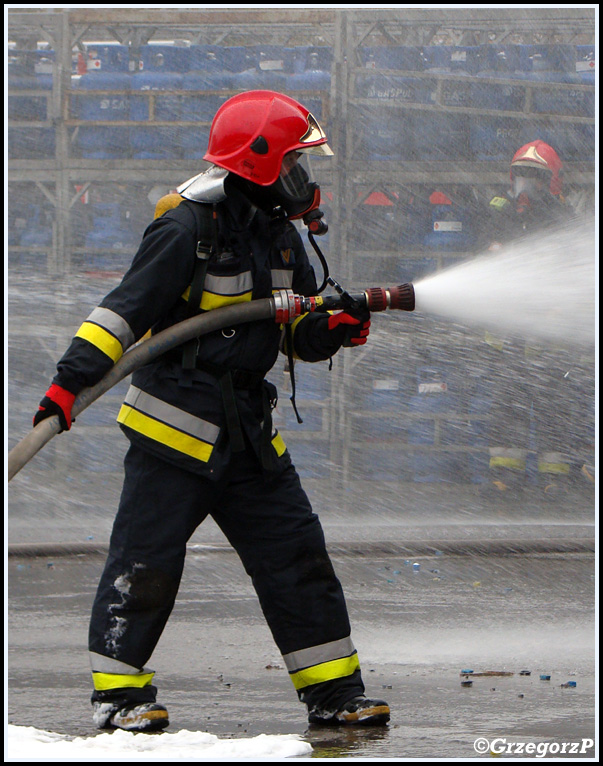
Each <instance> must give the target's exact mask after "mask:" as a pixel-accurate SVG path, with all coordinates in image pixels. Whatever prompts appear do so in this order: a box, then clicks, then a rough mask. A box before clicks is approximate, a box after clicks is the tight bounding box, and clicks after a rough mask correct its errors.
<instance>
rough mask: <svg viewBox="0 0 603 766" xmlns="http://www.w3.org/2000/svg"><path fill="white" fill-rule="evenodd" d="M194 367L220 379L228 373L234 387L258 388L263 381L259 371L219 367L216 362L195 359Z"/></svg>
mask: <svg viewBox="0 0 603 766" xmlns="http://www.w3.org/2000/svg"><path fill="white" fill-rule="evenodd" d="M195 369H196V370H201V372H207V373H209V374H210V375H213V377H214V378H218V380H221V379H222V378H223V377H224V376H225V375H230V379H231V381H232V385H233V387H234V388H244V389H245V388H246V389H249V390H252V389H254V388H260V386H261V385H262V383H263V381H264V374H263V373H261V372H250V371H249V370H229V369H228V368H227V367H220V365H218V364H210V363H209V362H202V361H201V360H200V359H197V360H195Z"/></svg>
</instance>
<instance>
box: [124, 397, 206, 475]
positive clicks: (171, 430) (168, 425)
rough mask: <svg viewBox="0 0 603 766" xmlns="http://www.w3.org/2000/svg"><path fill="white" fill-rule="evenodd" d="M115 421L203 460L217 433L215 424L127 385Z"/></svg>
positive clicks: (204, 460)
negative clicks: (127, 387)
mask: <svg viewBox="0 0 603 766" xmlns="http://www.w3.org/2000/svg"><path fill="white" fill-rule="evenodd" d="M117 422H118V423H121V424H122V425H124V426H126V427H127V428H131V429H132V430H133V431H136V432H138V433H140V434H142V435H143V436H146V437H148V438H149V439H152V440H153V441H156V442H159V443H160V444H164V445H165V446H166V447H171V448H172V449H174V450H176V451H178V452H182V453H183V454H185V455H189V456H190V457H193V458H195V459H197V460H201V461H202V462H204V463H206V462H207V461H208V460H209V458H210V457H211V453H212V451H213V448H214V444H215V443H216V440H217V438H218V434H219V433H220V429H219V427H218V426H216V425H214V424H213V423H210V422H208V421H207V420H203V419H202V418H198V417H196V416H195V415H191V414H190V413H189V412H186V411H185V410H181V409H180V408H178V407H174V406H173V405H172V404H168V403H167V402H164V401H162V400H161V399H157V397H155V396H151V394H148V393H146V392H145V391H142V390H141V389H139V388H137V387H136V386H130V388H129V389H128V393H127V394H126V398H125V400H124V403H123V405H122V407H121V409H120V411H119V414H118V416H117Z"/></svg>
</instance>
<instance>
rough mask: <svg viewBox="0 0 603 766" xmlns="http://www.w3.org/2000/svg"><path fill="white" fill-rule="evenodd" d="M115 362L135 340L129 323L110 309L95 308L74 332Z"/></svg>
mask: <svg viewBox="0 0 603 766" xmlns="http://www.w3.org/2000/svg"><path fill="white" fill-rule="evenodd" d="M75 337H76V338H82V339H83V340H87V341H88V343H91V344H92V345H93V346H96V348H98V349H99V350H100V351H102V352H103V353H104V354H106V355H107V356H108V357H109V358H110V359H112V360H113V362H117V361H118V360H119V359H120V358H121V356H122V355H123V353H124V351H126V349H128V348H129V347H130V346H131V345H132V344H133V343H134V341H135V340H136V338H135V337H134V333H133V332H132V329H131V328H130V325H129V324H128V323H127V322H126V320H125V319H123V318H122V317H120V316H119V314H116V313H115V312H114V311H111V309H104V308H100V307H98V308H95V309H94V311H93V312H92V313H91V314H90V316H89V317H87V318H86V319H85V320H84V322H83V323H82V325H81V327H80V328H79V330H78V331H77V332H76V334H75Z"/></svg>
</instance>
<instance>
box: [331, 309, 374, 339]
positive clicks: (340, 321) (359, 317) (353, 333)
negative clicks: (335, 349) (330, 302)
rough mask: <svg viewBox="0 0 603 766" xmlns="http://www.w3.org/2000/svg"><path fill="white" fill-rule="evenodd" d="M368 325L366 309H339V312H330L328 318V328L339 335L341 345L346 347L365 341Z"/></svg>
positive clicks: (369, 324) (368, 314)
mask: <svg viewBox="0 0 603 766" xmlns="http://www.w3.org/2000/svg"><path fill="white" fill-rule="evenodd" d="M370 326H371V315H370V312H368V311H367V310H366V309H362V310H360V311H341V312H340V313H339V314H331V315H330V316H329V320H328V327H329V330H330V331H331V332H332V333H334V334H337V335H339V336H340V339H339V338H338V340H340V343H341V345H342V346H345V347H347V348H350V347H353V346H362V345H363V344H364V343H366V341H367V338H368V334H369V332H370V330H369V328H370Z"/></svg>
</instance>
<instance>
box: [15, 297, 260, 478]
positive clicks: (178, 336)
mask: <svg viewBox="0 0 603 766" xmlns="http://www.w3.org/2000/svg"><path fill="white" fill-rule="evenodd" d="M274 316H275V303H274V299H273V298H261V299H259V300H254V301H249V302H247V303H235V304H232V305H230V306H223V307H222V308H218V309H214V310H212V311H208V312H206V313H205V314H198V315H197V316H194V317H191V318H190V319H186V320H185V321H184V322H180V323H179V324H176V325H173V326H172V327H168V329H167V330H163V331H162V332H160V333H157V335H153V336H151V337H150V338H149V339H148V340H145V341H143V342H142V343H139V344H138V345H136V346H133V347H132V348H131V349H130V350H129V351H127V352H126V353H125V354H124V355H123V356H122V357H121V359H120V360H119V361H118V362H117V363H116V364H115V365H114V366H113V367H112V368H111V370H109V372H108V373H107V374H106V375H105V377H104V378H102V379H101V380H100V381H99V382H98V383H97V384H96V385H95V386H91V387H90V388H85V389H83V390H82V391H81V392H80V393H79V394H78V396H77V397H76V400H75V402H74V404H73V408H72V415H73V417H74V418H75V417H77V416H78V415H79V414H80V413H81V412H83V410H85V409H86V407H88V406H89V405H90V404H92V402H94V401H96V399H98V398H99V397H100V396H102V394H104V393H106V392H107V391H108V390H109V389H110V388H113V386H115V385H116V384H117V383H119V382H120V381H121V380H123V379H124V378H125V377H127V376H128V375H130V374H131V373H132V372H134V371H135V370H137V369H138V368H139V367H142V366H143V365H145V364H148V363H149V362H151V361H153V359H155V358H157V357H158V356H161V354H164V353H165V352H166V351H169V350H170V349H172V348H174V347H175V346H179V345H180V344H181V343H185V342H186V341H187V340H192V338H196V337H198V336H200V335H207V334H208V333H210V332H213V331H214V330H222V329H224V328H225V327H230V326H232V325H235V324H243V323H245V322H257V321H260V320H262V319H270V318H272V317H274ZM60 430H61V426H60V424H59V418H58V415H52V416H51V417H49V418H46V419H45V420H42V421H41V422H40V423H38V425H37V426H35V428H33V429H32V430H31V431H30V432H29V433H28V434H27V436H25V437H24V438H23V439H21V441H20V442H19V443H18V444H17V445H16V446H15V447H13V449H12V450H11V451H10V453H9V455H8V480H9V481H10V480H11V479H12V478H13V476H15V475H16V474H17V473H18V472H19V471H20V470H21V468H23V466H24V465H26V464H27V463H28V462H29V461H30V460H31V459H32V457H33V456H34V455H35V454H36V453H37V452H39V451H40V450H41V449H42V447H43V446H44V445H45V444H48V442H49V441H50V440H51V439H52V438H53V436H56V434H58V433H59V432H60Z"/></svg>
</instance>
